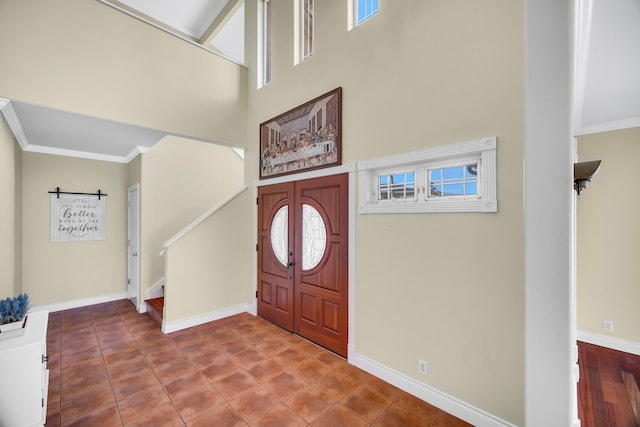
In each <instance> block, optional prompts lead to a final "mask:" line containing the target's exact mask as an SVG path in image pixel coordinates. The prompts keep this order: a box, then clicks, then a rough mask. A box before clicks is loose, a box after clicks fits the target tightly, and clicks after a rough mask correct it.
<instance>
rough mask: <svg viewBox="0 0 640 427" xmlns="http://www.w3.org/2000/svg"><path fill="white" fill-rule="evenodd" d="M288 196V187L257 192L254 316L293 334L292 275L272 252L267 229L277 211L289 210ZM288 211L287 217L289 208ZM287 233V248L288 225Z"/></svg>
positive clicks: (270, 225)
mask: <svg viewBox="0 0 640 427" xmlns="http://www.w3.org/2000/svg"><path fill="white" fill-rule="evenodd" d="M292 194H293V187H292V185H291V184H285V185H283V184H278V185H272V186H269V187H261V188H259V189H258V234H259V235H258V295H257V297H258V315H259V316H261V317H263V318H265V319H267V320H269V321H271V322H273V323H275V324H276V325H278V326H280V327H282V328H284V329H286V330H288V331H293V315H294V312H293V275H292V274H291V272H290V271H289V267H288V266H287V265H285V264H283V262H282V261H280V260H279V259H278V258H277V257H276V255H275V253H274V250H273V247H272V244H271V228H272V224H273V220H274V217H275V216H276V214H277V212H278V211H279V210H280V208H282V207H284V206H287V207H289V205H290V203H291V197H292ZM288 211H289V217H291V213H292V209H290V208H288ZM289 223H291V221H289ZM288 230H289V231H288V247H289V248H291V247H292V246H293V245H292V238H293V236H292V234H293V233H292V231H293V229H292V227H291V225H288ZM285 261H286V260H285Z"/></svg>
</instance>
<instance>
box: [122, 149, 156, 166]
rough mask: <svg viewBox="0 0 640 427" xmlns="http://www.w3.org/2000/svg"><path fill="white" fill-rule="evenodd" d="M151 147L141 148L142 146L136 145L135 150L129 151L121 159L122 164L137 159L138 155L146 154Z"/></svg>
mask: <svg viewBox="0 0 640 427" xmlns="http://www.w3.org/2000/svg"><path fill="white" fill-rule="evenodd" d="M150 149H151V147H143V146H142V145H136V148H134V149H133V150H131V151H130V152H129V154H127V155H126V156H124V157H123V159H124V163H129V162H130V161H131V160H133V159H135V158H136V157H138V155H140V154H145V153H148V152H149V150H150Z"/></svg>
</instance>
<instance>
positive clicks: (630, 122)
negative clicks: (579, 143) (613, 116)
mask: <svg viewBox="0 0 640 427" xmlns="http://www.w3.org/2000/svg"><path fill="white" fill-rule="evenodd" d="M636 127H640V117H631V118H628V119H624V120H615V121H613V122H606V123H598V124H595V125H589V126H582V127H581V128H580V129H578V131H577V132H576V135H575V136H584V135H591V134H594V133H601V132H611V131H614V130H622V129H629V128H636Z"/></svg>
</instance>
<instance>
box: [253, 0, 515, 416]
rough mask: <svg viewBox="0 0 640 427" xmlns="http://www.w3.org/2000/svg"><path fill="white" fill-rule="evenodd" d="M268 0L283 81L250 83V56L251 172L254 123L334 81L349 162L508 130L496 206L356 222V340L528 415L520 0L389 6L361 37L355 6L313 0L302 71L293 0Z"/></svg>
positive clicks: (429, 380)
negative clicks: (354, 22)
mask: <svg viewBox="0 0 640 427" xmlns="http://www.w3.org/2000/svg"><path fill="white" fill-rule="evenodd" d="M272 7H273V14H272V16H273V22H272V27H273V29H274V32H273V35H272V37H273V48H274V51H273V61H274V66H273V79H272V82H271V83H270V84H269V85H267V86H265V87H263V88H261V89H259V90H255V89H253V88H254V87H255V84H256V83H255V82H256V75H255V72H254V71H253V70H255V66H254V65H255V64H253V63H251V64H249V69H250V70H252V71H251V72H250V74H249V82H248V87H249V88H251V90H250V91H249V104H248V106H249V107H248V108H249V121H248V125H249V128H248V130H247V134H248V135H249V139H248V146H249V151H248V153H247V172H246V175H247V178H246V180H247V182H253V181H254V180H256V179H257V171H258V158H259V155H258V124H259V123H261V122H263V121H265V120H268V119H270V118H272V117H274V116H276V115H278V114H280V113H282V112H284V111H286V110H288V109H290V108H293V107H295V106H296V105H299V104H301V103H302V102H304V101H307V100H309V99H312V98H314V97H316V96H318V95H320V94H322V93H325V92H327V91H329V90H331V89H333V88H335V87H338V86H341V87H342V88H343V113H342V118H343V132H342V137H343V139H342V141H343V148H342V150H343V151H342V152H343V162H345V163H348V162H357V161H358V160H366V159H370V158H375V157H379V156H384V155H391V154H397V153H402V152H407V151H411V150H416V149H420V148H426V147H434V146H439V145H444V144H450V143H454V142H462V141H467V140H471V139H476V138H481V137H485V136H492V135H495V136H497V138H498V150H497V162H498V163H497V164H498V166H497V167H498V169H497V177H498V181H497V191H498V213H495V214H476V213H470V214H424V215H367V216H357V217H356V242H355V244H356V259H355V260H353V261H354V262H355V266H356V278H357V283H356V296H355V298H356V301H355V304H356V307H355V313H356V314H355V315H356V319H355V323H356V331H355V332H356V333H355V349H356V352H357V353H358V354H360V355H363V356H365V357H367V358H369V359H371V360H373V361H375V362H378V363H381V364H383V365H385V366H387V367H389V368H391V369H393V370H395V371H397V372H400V373H402V374H404V375H407V376H409V377H411V378H413V379H414V380H416V381H419V382H422V383H425V384H428V385H430V386H433V387H435V388H437V389H439V390H441V391H443V392H445V393H447V394H449V395H452V396H454V397H456V398H458V399H461V400H463V401H465V402H468V403H470V404H472V405H475V406H476V407H479V408H481V409H483V410H485V411H487V412H489V413H492V414H494V415H497V416H499V417H501V418H503V419H505V420H508V421H510V422H513V423H516V424H520V425H521V424H523V420H524V341H523V334H524V319H523V311H524V278H523V256H524V251H523V222H522V221H523V220H522V216H523V210H522V203H523V194H522V186H523V182H522V175H523V170H522V158H523V103H524V99H523V69H524V68H523V67H524V64H523V43H524V40H523V32H524V28H523V2H520V1H506V0H494V1H489V2H482V3H474V2H467V1H447V2H434V1H419V2H418V1H414V2H386V3H384V4H381V11H380V13H379V14H378V15H377V16H375V17H374V18H372V19H371V20H370V21H369V22H367V23H365V24H364V25H362V26H360V27H356V28H355V29H353V30H352V31H350V32H349V31H347V20H346V2H316V4H315V12H314V13H315V19H316V21H315V22H316V24H315V28H314V31H315V43H316V44H315V50H314V54H313V56H312V57H311V58H309V59H308V60H306V61H304V62H303V63H301V64H299V65H297V66H294V65H293V43H292V37H291V34H293V27H292V22H291V17H292V16H293V15H294V14H293V10H292V3H291V2H273V3H272ZM256 9H257V5H256V0H252V1H247V4H246V10H247V17H248V21H247V24H246V28H247V29H248V30H247V31H248V33H247V35H246V36H245V40H247V41H248V42H251V41H253V40H255V39H256V34H255V32H253V30H252V28H254V23H255V19H256ZM255 52H256V46H255V45H253V44H252V45H251V46H249V47H248V51H247V53H246V55H245V57H246V58H248V59H249V60H250V61H253V58H255V56H256V55H255ZM247 208H249V207H247ZM247 256H248V257H249V256H251V253H250V252H248V253H247ZM418 359H425V360H427V361H428V363H429V375H428V376H427V377H424V376H421V375H419V374H418V372H417V366H418Z"/></svg>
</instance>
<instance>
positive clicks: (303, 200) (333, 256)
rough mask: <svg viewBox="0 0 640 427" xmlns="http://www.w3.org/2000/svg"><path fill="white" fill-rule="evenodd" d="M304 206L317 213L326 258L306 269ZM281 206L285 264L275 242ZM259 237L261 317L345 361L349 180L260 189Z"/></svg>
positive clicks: (335, 178)
mask: <svg viewBox="0 0 640 427" xmlns="http://www.w3.org/2000/svg"><path fill="white" fill-rule="evenodd" d="M304 205H309V206H311V207H313V208H314V209H315V211H317V212H318V214H319V215H320V217H321V220H322V221H321V222H322V224H323V225H324V229H325V234H326V236H324V237H325V238H326V245H325V250H324V253H323V255H322V256H321V257H320V258H319V259H316V261H317V262H318V263H317V265H315V266H314V267H312V268H308V269H304V268H303V262H302V260H303V250H304V245H303V225H302V224H303V206H304ZM282 206H287V207H288V220H289V226H288V248H289V250H288V253H287V255H288V259H287V260H282V259H280V260H279V259H278V258H277V256H276V254H275V252H274V250H273V248H272V242H271V227H272V223H273V218H274V216H275V215H276V213H277V212H278V210H279V209H280V208H281V207H282ZM318 222H319V221H317V222H316V223H318ZM321 230H322V228H321V227H320V228H317V229H316V233H319V234H320V235H322V232H321ZM258 233H259V236H258V315H259V316H261V317H264V318H265V319H267V320H270V321H272V322H273V323H275V324H277V325H279V326H281V327H283V328H284V329H287V330H290V331H294V332H296V333H297V334H299V335H301V336H303V337H305V338H307V339H309V340H311V341H314V342H315V343H317V344H319V345H321V346H323V347H326V348H328V349H329V350H332V351H334V352H336V353H337V354H340V355H342V356H345V357H346V356H347V338H348V330H347V326H348V319H347V314H348V304H347V296H348V283H347V281H348V240H347V237H348V175H347V174H343V175H334V176H329V177H323V178H316V179H310V180H304V181H297V182H291V183H284V184H276V185H271V186H268V187H260V188H259V189H258ZM282 240H283V239H281V241H282ZM321 240H322V239H321ZM283 261H287V262H283ZM289 263H292V265H287V264H289Z"/></svg>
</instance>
